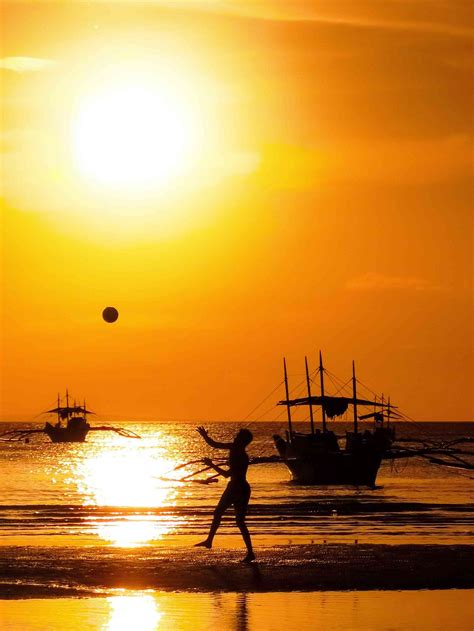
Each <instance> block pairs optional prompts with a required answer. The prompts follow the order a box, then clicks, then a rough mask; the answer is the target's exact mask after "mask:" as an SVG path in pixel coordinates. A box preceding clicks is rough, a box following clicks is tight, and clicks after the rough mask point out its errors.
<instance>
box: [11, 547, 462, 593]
mask: <svg viewBox="0 0 474 631" xmlns="http://www.w3.org/2000/svg"><path fill="white" fill-rule="evenodd" d="M256 554H257V562H255V563H252V564H250V565H244V564H242V563H240V559H241V558H242V557H243V556H244V550H235V549H232V550H229V549H222V548H215V549H214V550H212V551H207V550H201V549H199V550H198V549H194V548H188V547H186V548H182V547H181V548H173V549H168V550H163V549H160V548H154V549H150V548H149V547H147V548H128V549H126V548H101V549H100V550H98V549H97V548H85V549H78V548H73V547H65V548H46V547H43V548H42V547H13V546H12V547H3V548H1V549H0V577H1V583H0V598H1V599H24V598H60V597H81V596H82V597H90V596H107V595H110V594H112V593H114V592H115V591H116V590H118V589H129V590H147V589H155V590H160V591H194V592H289V591H347V590H350V591H352V590H363V591H367V590H417V589H453V588H457V589H470V588H474V546H470V545H408V544H407V545H386V544H379V545H372V544H352V545H347V544H312V545H287V546H274V547H266V548H257V550H256Z"/></svg>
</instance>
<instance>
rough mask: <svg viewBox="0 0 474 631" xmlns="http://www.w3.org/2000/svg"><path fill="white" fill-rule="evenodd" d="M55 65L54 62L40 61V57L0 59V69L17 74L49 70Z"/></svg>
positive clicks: (50, 60)
mask: <svg viewBox="0 0 474 631" xmlns="http://www.w3.org/2000/svg"><path fill="white" fill-rule="evenodd" d="M56 65H57V62H56V61H53V60H52V59H41V58H40V57H3V58H2V59H0V68H1V69H3V70H10V71H12V72H19V73H23V72H39V71H41V70H50V69H51V68H54V67H55V66H56Z"/></svg>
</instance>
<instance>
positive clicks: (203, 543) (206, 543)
mask: <svg viewBox="0 0 474 631" xmlns="http://www.w3.org/2000/svg"><path fill="white" fill-rule="evenodd" d="M194 547H195V548H207V549H208V550H210V549H211V548H212V543H211V542H210V541H209V540H208V539H204V541H201V542H199V543H195V544H194Z"/></svg>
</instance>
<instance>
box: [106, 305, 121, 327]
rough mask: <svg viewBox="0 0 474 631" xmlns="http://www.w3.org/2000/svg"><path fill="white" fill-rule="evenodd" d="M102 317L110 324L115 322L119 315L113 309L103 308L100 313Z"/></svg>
mask: <svg viewBox="0 0 474 631" xmlns="http://www.w3.org/2000/svg"><path fill="white" fill-rule="evenodd" d="M102 317H103V318H104V320H105V321H106V322H108V323H109V324H111V323H112V322H115V321H116V320H117V318H118V317H119V313H118V311H117V309H116V308H115V307H105V309H104V310H103V311H102Z"/></svg>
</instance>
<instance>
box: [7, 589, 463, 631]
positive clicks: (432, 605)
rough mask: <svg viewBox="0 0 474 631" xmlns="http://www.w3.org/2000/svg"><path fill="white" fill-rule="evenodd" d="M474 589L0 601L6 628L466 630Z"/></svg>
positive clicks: (53, 630) (147, 594)
mask: <svg viewBox="0 0 474 631" xmlns="http://www.w3.org/2000/svg"><path fill="white" fill-rule="evenodd" d="M472 593H473V592H472V590H434V591H385V592H384V591H380V592H379V591H369V592H365V591H363V592H332V591H330V592H306V593H305V592H286V593H282V592H280V593H278V592H276V593H275V592H274V593H263V594H260V593H249V594H245V593H227V594H218V593H215V594H203V593H183V592H175V593H172V592H169V593H166V592H151V591H149V592H133V591H124V592H120V593H119V594H117V595H116V596H111V597H109V598H100V597H97V598H84V599H74V598H62V599H45V600H8V601H1V600H0V619H1V620H2V624H3V627H2V628H6V629H8V630H9V631H40V630H41V631H44V630H45V629H47V630H48V631H77V629H103V630H104V631H125V630H126V631H130V630H134V629H136V630H137V631H209V629H216V630H219V631H221V630H225V631H227V630H228V631H250V630H252V631H288V630H289V629H298V630H299V631H314V629H351V630H352V631H365V630H366V629H391V630H392V631H406V630H407V629H416V630H417V631H445V629H450V631H464V630H465V629H469V628H472V607H471V601H472Z"/></svg>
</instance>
